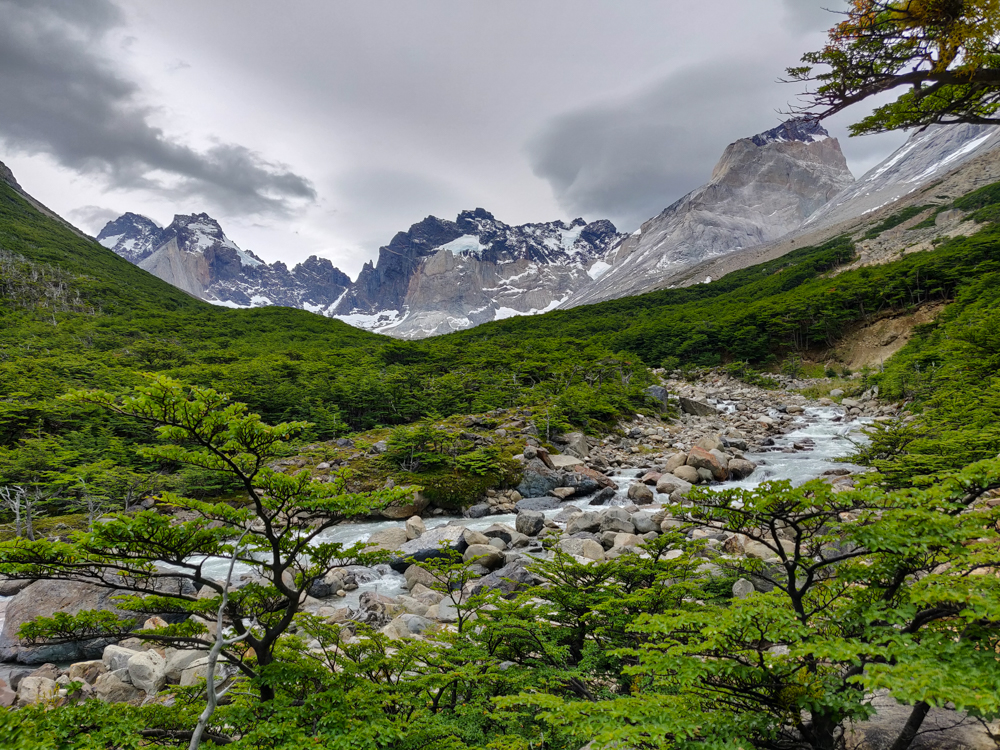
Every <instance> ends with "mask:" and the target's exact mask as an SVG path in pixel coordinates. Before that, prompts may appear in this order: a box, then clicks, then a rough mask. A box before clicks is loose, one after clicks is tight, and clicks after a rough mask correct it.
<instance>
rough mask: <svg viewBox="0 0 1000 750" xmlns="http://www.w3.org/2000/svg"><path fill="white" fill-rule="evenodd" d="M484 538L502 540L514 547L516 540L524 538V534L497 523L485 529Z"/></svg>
mask: <svg viewBox="0 0 1000 750" xmlns="http://www.w3.org/2000/svg"><path fill="white" fill-rule="evenodd" d="M483 536H485V537H486V538H487V539H500V540H502V541H503V542H504V543H505V544H507V545H508V546H513V545H514V543H515V540H517V539H518V538H519V537H522V536H523V534H521V532H519V531H515V530H514V529H512V528H511V527H510V526H508V525H507V524H505V523H495V524H493V525H492V526H490V527H488V528H485V529H483Z"/></svg>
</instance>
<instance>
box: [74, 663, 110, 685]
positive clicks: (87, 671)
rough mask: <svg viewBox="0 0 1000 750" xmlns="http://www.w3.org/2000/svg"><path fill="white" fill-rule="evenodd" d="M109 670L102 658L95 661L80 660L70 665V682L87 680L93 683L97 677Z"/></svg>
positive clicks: (89, 683)
mask: <svg viewBox="0 0 1000 750" xmlns="http://www.w3.org/2000/svg"><path fill="white" fill-rule="evenodd" d="M107 671H108V668H107V667H106V666H105V665H104V662H103V661H102V660H100V659H96V660H94V661H78V662H77V663H76V664H70V665H69V672H68V676H69V679H70V682H86V683H87V684H88V685H93V684H94V682H96V681H97V678H98V677H100V676H101V675H102V674H104V673H105V672H107Z"/></svg>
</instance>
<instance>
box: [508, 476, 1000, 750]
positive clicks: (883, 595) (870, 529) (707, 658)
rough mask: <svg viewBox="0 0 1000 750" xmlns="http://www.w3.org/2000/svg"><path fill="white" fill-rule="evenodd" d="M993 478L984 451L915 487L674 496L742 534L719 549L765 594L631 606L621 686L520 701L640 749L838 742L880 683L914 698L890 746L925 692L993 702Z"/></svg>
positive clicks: (997, 598)
mask: <svg viewBox="0 0 1000 750" xmlns="http://www.w3.org/2000/svg"><path fill="white" fill-rule="evenodd" d="M998 486H1000V460H993V461H983V462H980V463H978V464H973V465H972V466H970V467H968V468H966V469H964V470H963V471H961V472H957V473H955V474H954V475H950V476H947V477H944V478H942V479H941V480H940V481H938V482H937V483H935V484H934V485H932V486H930V487H927V488H924V489H919V490H916V489H910V490H901V491H897V492H892V493H885V492H883V491H881V490H880V489H877V488H875V487H870V488H866V489H861V490H855V491H850V492H840V493H838V492H835V491H834V490H833V489H832V488H830V487H829V486H828V485H825V484H824V483H822V482H819V481H814V482H811V483H808V484H806V485H804V486H802V487H799V488H793V487H791V486H790V485H789V484H788V483H787V482H776V483H767V484H765V485H762V486H761V487H760V488H758V489H756V490H730V491H726V492H722V493H718V494H708V493H704V494H699V495H697V496H696V497H695V498H694V503H695V504H694V507H693V508H688V509H684V508H680V507H678V508H676V509H675V512H676V513H682V512H686V513H688V514H689V515H690V518H691V521H692V523H693V524H695V525H698V526H701V527H708V528H710V529H717V530H719V531H725V532H727V533H728V534H737V535H739V536H733V537H732V539H733V540H736V541H737V542H738V541H740V540H741V539H742V540H743V542H742V543H744V544H746V545H747V547H748V550H747V551H748V552H749V553H750V555H752V556H748V557H731V558H728V559H727V558H723V557H719V558H717V559H716V560H715V564H716V565H719V566H720V567H723V568H724V569H728V570H729V571H730V572H732V573H735V574H739V575H743V576H746V577H748V578H750V579H752V580H753V581H754V582H756V584H757V585H758V586H759V587H760V588H761V589H762V590H763V591H768V593H763V592H757V593H753V594H751V595H750V596H749V597H747V598H745V599H734V600H733V601H732V602H729V603H727V605H726V606H711V605H710V604H708V603H707V602H706V603H705V604H704V606H700V607H686V608H681V607H678V608H675V609H673V610H672V611H668V612H663V613H660V614H655V613H647V614H645V615H643V616H641V617H639V618H637V620H636V621H635V622H634V623H633V624H632V626H631V630H632V631H633V632H634V633H636V634H637V635H638V636H639V637H641V639H642V640H641V642H640V645H638V646H637V647H633V648H625V649H620V650H619V652H618V653H619V655H620V656H622V657H623V658H626V659H632V660H634V661H633V662H632V664H631V666H628V667H626V668H625V670H624V672H625V673H626V674H628V675H630V676H631V679H632V684H633V686H634V687H633V690H632V694H631V695H629V696H627V697H616V698H615V699H613V700H611V701H607V702H604V703H600V704H596V705H595V704H594V703H593V702H589V701H588V702H580V701H572V702H569V701H565V700H561V699H559V698H557V697H555V696H551V695H548V696H541V697H534V696H521V698H520V699H518V700H520V701H521V702H523V703H529V704H530V703H533V704H534V705H537V706H539V707H541V708H544V709H546V710H547V714H546V716H545V717H543V718H546V719H547V720H548V721H549V722H550V723H551V724H552V725H553V726H554V727H556V728H561V729H563V730H565V729H573V728H576V727H582V728H583V731H584V732H587V733H588V735H587V738H594V737H596V739H598V740H599V742H597V743H595V747H605V746H616V745H614V743H620V744H619V745H618V746H627V747H631V748H636V749H637V750H646V748H661V747H670V748H689V747H690V748H694V747H706V746H710V747H720V748H722V747H725V748H730V747H732V748H735V747H747V746H752V747H757V748H773V749H774V750H784V749H785V748H788V749H789V750H791V748H812V749H813V750H834V749H835V748H841V747H844V739H845V736H844V735H845V728H846V725H847V724H848V723H849V722H851V721H863V720H865V719H866V718H868V717H870V716H871V714H872V713H873V709H872V707H871V705H870V703H869V700H868V697H867V696H868V695H870V693H871V691H874V690H877V689H880V688H887V689H890V690H891V692H892V694H893V696H894V697H895V698H896V699H897V700H899V701H900V702H902V703H904V704H908V705H910V706H912V711H911V714H910V717H909V720H908V721H907V722H906V723H905V725H904V726H903V727H901V728H900V729H899V735H898V736H897V738H896V740H895V742H894V744H893V745H892V750H905V748H907V747H909V745H910V744H911V742H912V740H913V738H914V736H915V735H916V733H917V731H918V730H919V728H920V725H921V723H922V722H923V720H924V718H925V716H926V715H927V713H928V711H929V710H930V708H931V707H934V706H945V705H948V704H953V705H954V707H955V708H956V709H958V710H960V711H967V712H969V713H970V714H972V715H973V716H979V717H995V716H997V715H1000V674H998V672H997V668H996V667H997V649H998V647H1000V628H998V625H1000V579H998V577H997V569H998V567H1000V550H998V541H1000V535H998V534H997V522H998V520H1000V509H997V508H995V507H991V505H990V504H989V503H986V502H982V501H983V500H984V495H986V494H987V493H988V492H990V491H991V490H992V489H994V488H996V487H998ZM514 702H515V701H512V700H509V699H508V700H505V703H507V704H511V703H514ZM601 743H610V744H601ZM713 743H714V744H713Z"/></svg>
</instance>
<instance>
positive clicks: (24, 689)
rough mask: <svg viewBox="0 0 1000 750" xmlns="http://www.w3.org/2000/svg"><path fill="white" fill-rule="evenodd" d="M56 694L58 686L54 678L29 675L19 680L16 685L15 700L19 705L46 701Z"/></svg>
mask: <svg viewBox="0 0 1000 750" xmlns="http://www.w3.org/2000/svg"><path fill="white" fill-rule="evenodd" d="M58 694H59V686H58V685H57V684H56V681H55V680H51V679H49V678H48V677H36V676H35V675H31V676H30V677H25V678H24V679H23V680H21V684H20V685H18V686H17V702H18V704H19V705H21V706H28V705H31V704H33V703H46V702H48V701H51V700H53V699H54V698H55V697H56V696H57V695H58Z"/></svg>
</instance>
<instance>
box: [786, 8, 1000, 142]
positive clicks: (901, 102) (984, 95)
mask: <svg viewBox="0 0 1000 750" xmlns="http://www.w3.org/2000/svg"><path fill="white" fill-rule="evenodd" d="M802 62H803V63H806V64H805V65H803V66H801V67H794V68H789V69H788V74H789V76H790V77H791V78H792V79H793V80H796V81H812V82H816V83H818V86H817V87H816V88H815V89H814V90H813V91H811V92H810V93H808V94H806V95H805V96H804V103H803V105H802V106H800V107H797V108H796V109H795V110H794V114H797V115H799V116H805V117H807V118H816V119H823V118H826V117H829V116H831V115H833V114H836V113H837V112H840V111H842V110H844V109H846V108H847V107H850V106H851V105H853V104H856V103H858V102H860V101H863V100H865V99H869V98H871V97H874V96H878V95H880V94H885V93H887V92H890V91H894V90H896V89H898V88H901V87H906V88H908V90H907V91H906V92H904V93H903V94H901V95H899V96H898V97H897V98H896V100H895V101H893V102H891V103H889V104H884V105H881V106H878V107H877V108H876V109H875V111H874V112H873V113H872V114H871V115H869V116H868V117H865V118H864V119H862V120H861V121H860V122H858V123H855V124H854V125H852V126H851V134H852V135H860V134H865V133H878V132H883V131H887V130H897V129H901V128H911V127H925V126H927V125H930V124H932V123H957V122H964V123H973V124H986V125H994V124H998V123H1000V116H998V115H997V110H998V109H1000V0H851V3H850V8H849V10H848V11H847V12H846V18H845V19H844V20H843V21H841V22H840V23H838V24H837V25H836V26H835V27H834V28H832V29H831V30H830V34H829V43H828V44H827V45H826V47H824V48H823V49H822V50H819V51H817V52H810V53H808V54H806V55H804V56H803V57H802ZM817 66H820V67H819V69H818V70H817Z"/></svg>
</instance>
